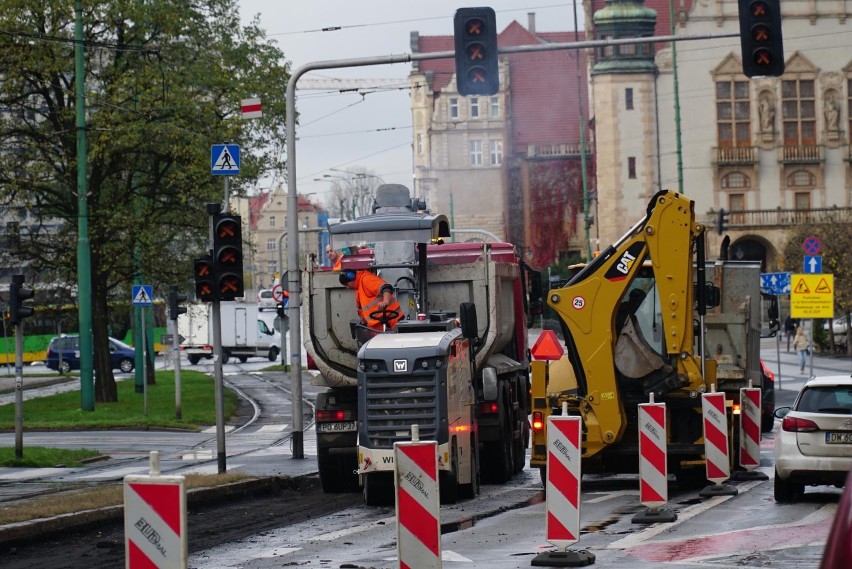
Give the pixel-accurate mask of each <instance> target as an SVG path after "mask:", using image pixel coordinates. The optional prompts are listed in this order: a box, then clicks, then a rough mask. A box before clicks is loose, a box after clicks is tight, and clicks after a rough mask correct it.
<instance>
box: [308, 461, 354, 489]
mask: <svg viewBox="0 0 852 569" xmlns="http://www.w3.org/2000/svg"><path fill="white" fill-rule="evenodd" d="M357 467H358V464H357V462H356V460H355V456H354V455H353V456H351V457H345V456H334V455H331V454H329V453H327V452H324V453H322V454H319V455H318V456H317V468H318V469H319V477H320V483H321V484H322V491H323V492H325V493H326V494H339V493H341V492H354V491H356V490H358V475H357V474H355V473H354V472H355V469H356V468H357Z"/></svg>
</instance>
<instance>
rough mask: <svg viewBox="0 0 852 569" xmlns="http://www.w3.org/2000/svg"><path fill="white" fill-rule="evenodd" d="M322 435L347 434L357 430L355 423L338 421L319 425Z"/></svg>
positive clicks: (318, 428)
mask: <svg viewBox="0 0 852 569" xmlns="http://www.w3.org/2000/svg"><path fill="white" fill-rule="evenodd" d="M317 430H318V431H319V432H321V433H345V432H351V431H354V430H356V429H355V421H338V422H336V423H317Z"/></svg>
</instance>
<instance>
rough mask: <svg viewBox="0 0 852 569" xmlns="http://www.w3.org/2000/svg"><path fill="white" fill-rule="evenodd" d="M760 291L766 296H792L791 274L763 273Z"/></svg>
mask: <svg viewBox="0 0 852 569" xmlns="http://www.w3.org/2000/svg"><path fill="white" fill-rule="evenodd" d="M760 290H761V291H763V292H765V293H766V294H790V273H761V275H760Z"/></svg>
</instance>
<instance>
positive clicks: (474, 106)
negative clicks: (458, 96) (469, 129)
mask: <svg viewBox="0 0 852 569" xmlns="http://www.w3.org/2000/svg"><path fill="white" fill-rule="evenodd" d="M470 118H472V119H478V118H479V97H471V98H470Z"/></svg>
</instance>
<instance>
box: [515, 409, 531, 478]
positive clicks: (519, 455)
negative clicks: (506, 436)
mask: <svg viewBox="0 0 852 569" xmlns="http://www.w3.org/2000/svg"><path fill="white" fill-rule="evenodd" d="M518 430H519V431H520V432H519V433H518V438H517V439H515V449H514V451H515V452H514V454H515V471H514V472H515V474H519V473H520V472H523V470H524V466H525V465H526V462H527V439H528V438H529V428H528V427H527V422H526V420H525V419H522V420H521V421H520V425H519V429H518Z"/></svg>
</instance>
